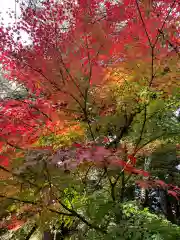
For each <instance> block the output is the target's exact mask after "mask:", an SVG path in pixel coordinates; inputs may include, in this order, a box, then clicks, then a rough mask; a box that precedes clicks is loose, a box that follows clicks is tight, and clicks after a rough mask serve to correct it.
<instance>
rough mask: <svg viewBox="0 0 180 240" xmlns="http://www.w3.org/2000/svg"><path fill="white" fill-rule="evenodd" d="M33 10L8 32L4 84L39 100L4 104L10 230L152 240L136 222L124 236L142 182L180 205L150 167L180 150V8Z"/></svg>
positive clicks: (83, 1)
mask: <svg viewBox="0 0 180 240" xmlns="http://www.w3.org/2000/svg"><path fill="white" fill-rule="evenodd" d="M21 11H22V17H21V18H20V19H17V21H16V23H15V24H14V25H13V26H12V27H8V28H5V27H3V25H2V26H1V28H0V39H1V41H0V60H1V63H2V66H3V70H4V73H5V74H4V76H5V77H6V78H7V79H8V80H9V81H14V82H17V84H20V85H23V87H24V88H26V89H27V91H28V94H27V96H25V97H23V98H14V99H11V98H10V99H4V100H2V101H1V105H0V114H1V119H0V129H1V132H0V141H1V144H0V147H1V155H0V164H1V165H0V169H1V176H2V180H3V181H2V183H3V184H6V187H4V188H2V190H1V194H0V197H1V198H2V201H3V200H4V199H5V201H6V200H9V201H10V202H11V203H10V204H9V209H10V210H9V212H10V213H11V214H12V213H13V210H14V209H13V208H12V206H13V207H14V208H15V210H14V212H15V214H16V215H17V216H16V217H14V218H13V219H14V220H13V219H12V222H11V223H10V224H9V225H8V228H9V229H14V224H13V221H15V222H16V223H18V221H20V222H21V223H22V222H24V223H25V222H28V220H29V219H31V221H32V222H33V223H34V224H35V225H34V226H33V227H32V231H30V232H29V233H28V235H27V236H28V237H29V238H30V237H31V235H32V234H33V233H34V231H35V230H36V229H37V228H39V229H41V228H42V229H43V230H44V231H46V230H49V231H50V229H49V225H51V226H54V227H55V228H57V229H58V228H61V230H62V229H64V231H65V232H68V234H69V232H71V231H72V232H73V234H76V231H75V229H76V228H78V229H79V232H78V233H77V235H76V239H81V238H83V239H86V238H87V239H101V238H104V237H107V239H111V238H113V237H115V238H118V239H120V237H121V238H122V239H130V238H131V239H133V238H132V237H133V236H134V237H136V239H142V236H144V235H139V236H138V238H137V236H135V235H134V234H135V233H136V232H137V231H136V224H135V223H133V224H134V225H133V226H134V228H132V229H133V230H132V232H131V231H129V233H128V234H129V235H128V234H127V235H125V234H126V233H125V232H126V230H125V231H124V232H123V231H122V232H120V231H118V230H117V229H118V228H121V227H122V226H123V218H124V219H126V221H127V223H128V214H130V213H129V212H126V211H125V212H124V208H126V205H123V203H124V202H125V201H129V200H130V199H131V200H132V195H133V193H132V191H134V183H135V182H136V183H137V184H138V185H139V186H141V188H143V189H144V188H154V187H160V188H163V189H165V191H166V192H167V193H168V194H169V195H171V196H172V197H173V198H175V199H179V195H180V193H179V188H178V187H175V186H174V184H175V183H174V182H173V184H170V185H167V184H169V183H166V179H163V181H162V180H161V179H159V178H158V179H156V177H157V175H155V174H154V175H153V172H152V174H151V173H150V171H149V169H145V164H144V158H145V157H148V156H151V154H152V153H154V152H155V151H156V149H157V148H159V147H161V146H162V145H163V144H164V145H166V146H167V145H168V144H169V142H173V144H178V142H179V136H178V131H179V128H180V126H179V122H178V121H177V119H176V118H175V119H172V118H173V117H172V116H173V113H174V111H176V110H177V108H178V107H179V106H178V104H179V103H178V97H179V82H178V73H179V72H178V71H179V70H178V68H179V63H178V59H179V39H178V32H179V14H178V11H179V4H178V1H175V0H174V1H172V0H166V1H165V0H164V1H163V0H159V1H151V0H143V1H138V0H123V1H121V2H117V3H116V2H111V1H106V2H102V1H96V0H91V1H88V0H79V1H78V2H74V1H63V3H61V2H59V1H54V0H49V1H43V2H42V3H41V6H39V7H38V8H36V9H34V8H32V7H30V6H29V7H27V6H26V5H24V4H23V3H22V4H21ZM10 14H13V13H10ZM22 32H25V33H27V35H28V36H29V39H30V42H31V43H29V44H26V43H23V39H22ZM142 161H143V163H142ZM12 186H13V187H12ZM27 186H28V188H29V189H27ZM9 189H11V190H10V191H9ZM129 192H130V195H131V197H130V198H129V196H128V193H129ZM134 205H136V203H135V202H134ZM93 208H94V209H93ZM127 208H128V207H127ZM17 209H18V211H17ZM128 209H129V208H128ZM128 211H130V212H131V211H132V214H134V215H136V214H137V209H134V210H132V209H131V208H130V210H128ZM121 214H122V215H121ZM143 214H146V212H145V213H144V212H143V213H142V215H143ZM5 215H6V214H5ZM120 215H121V216H120ZM17 219H19V220H17ZM110 219H112V223H113V224H114V226H115V227H113V226H111V225H110V223H111V221H110ZM156 220H157V219H156ZM158 221H159V222H161V223H162V224H165V223H163V221H161V220H160V219H158ZM159 222H158V223H159ZM80 224H83V227H82V229H80V228H79V226H80ZM147 224H150V222H148V223H147ZM6 225H7V222H6V220H5V219H4V220H3V226H6ZM15 225H16V226H17V225H18V224H15ZM16 226H15V227H16ZM37 226H38V227H37ZM123 229H126V228H125V227H124V226H123ZM144 229H146V227H144ZM74 231H75V233H74ZM94 231H95V232H94ZM153 231H155V230H149V231H147V236H151V235H153V234H155V232H153ZM169 231H170V230H169ZM172 231H174V233H173V234H177V235H173V234H172V238H164V239H173V237H174V236H175V237H177V236H179V235H178V234H179V229H178V227H177V228H175V227H174V228H173V230H172ZM156 233H158V230H157V231H156ZM142 234H144V233H142ZM161 234H163V233H161ZM145 237H146V236H145ZM162 237H167V235H165V234H164V235H162ZM27 239H28V238H27ZM143 239H145V238H143Z"/></svg>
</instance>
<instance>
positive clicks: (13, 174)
mask: <svg viewBox="0 0 180 240" xmlns="http://www.w3.org/2000/svg"><path fill="white" fill-rule="evenodd" d="M0 169H1V170H3V171H5V172H8V173H9V174H11V175H12V176H14V177H16V178H20V179H22V180H23V181H24V182H27V183H29V184H30V185H32V186H34V187H36V188H39V186H38V185H36V184H35V183H32V182H31V181H29V180H28V179H26V178H24V177H22V176H20V175H18V174H16V173H13V172H11V171H9V170H8V169H7V168H5V167H3V166H1V165H0Z"/></svg>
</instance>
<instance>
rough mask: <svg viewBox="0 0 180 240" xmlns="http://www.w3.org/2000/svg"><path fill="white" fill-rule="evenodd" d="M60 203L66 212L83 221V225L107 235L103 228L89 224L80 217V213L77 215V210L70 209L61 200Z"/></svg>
mask: <svg viewBox="0 0 180 240" xmlns="http://www.w3.org/2000/svg"><path fill="white" fill-rule="evenodd" d="M58 201H59V203H60V204H61V205H62V207H63V208H64V209H65V210H67V211H69V212H70V213H71V214H72V216H74V217H77V218H78V219H80V220H81V221H82V222H83V223H85V224H86V225H87V226H88V227H90V228H93V229H96V230H97V231H99V232H101V233H104V234H106V233H107V232H106V230H104V229H102V228H100V227H98V226H96V225H94V224H93V223H90V222H88V221H87V220H86V219H85V218H84V217H83V216H82V215H80V214H79V213H77V212H76V211H75V210H73V209H70V208H68V207H67V206H66V205H65V204H64V203H63V202H62V201H61V200H60V199H58Z"/></svg>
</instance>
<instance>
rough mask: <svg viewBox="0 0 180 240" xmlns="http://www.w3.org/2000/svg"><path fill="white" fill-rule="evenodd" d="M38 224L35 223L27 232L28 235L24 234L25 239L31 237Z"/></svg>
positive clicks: (27, 239)
mask: <svg viewBox="0 0 180 240" xmlns="http://www.w3.org/2000/svg"><path fill="white" fill-rule="evenodd" d="M37 228H38V226H37V225H36V224H35V225H34V226H33V227H32V229H31V231H30V232H29V233H28V235H27V236H26V238H25V240H29V239H30V238H31V236H32V235H33V234H34V232H35V231H36V230H37Z"/></svg>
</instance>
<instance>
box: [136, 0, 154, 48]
mask: <svg viewBox="0 0 180 240" xmlns="http://www.w3.org/2000/svg"><path fill="white" fill-rule="evenodd" d="M136 6H137V10H138V13H139V16H140V19H141V22H142V24H143V27H144V31H145V33H146V36H147V39H148V42H149V46H150V47H151V48H152V47H153V45H152V42H151V39H150V36H149V34H148V31H147V28H146V24H145V22H144V19H143V17H142V13H141V10H140V7H139V3H138V0H136Z"/></svg>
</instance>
